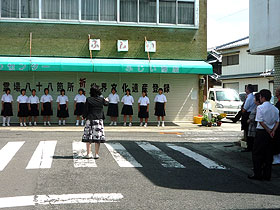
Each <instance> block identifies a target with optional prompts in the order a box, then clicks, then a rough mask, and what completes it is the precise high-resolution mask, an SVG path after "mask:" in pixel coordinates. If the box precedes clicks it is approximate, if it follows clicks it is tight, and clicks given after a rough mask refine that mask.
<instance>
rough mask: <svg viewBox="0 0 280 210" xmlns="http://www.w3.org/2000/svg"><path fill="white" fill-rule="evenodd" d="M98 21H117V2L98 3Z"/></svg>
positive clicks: (115, 0)
mask: <svg viewBox="0 0 280 210" xmlns="http://www.w3.org/2000/svg"><path fill="white" fill-rule="evenodd" d="M100 20H104V21H117V0H101V1H100Z"/></svg>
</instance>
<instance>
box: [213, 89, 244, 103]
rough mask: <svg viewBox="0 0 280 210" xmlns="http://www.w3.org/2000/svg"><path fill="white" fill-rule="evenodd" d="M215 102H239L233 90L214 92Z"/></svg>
mask: <svg viewBox="0 0 280 210" xmlns="http://www.w3.org/2000/svg"><path fill="white" fill-rule="evenodd" d="M216 97H217V101H239V100H240V99H239V95H238V93H237V92H236V91H235V90H231V89H228V90H223V91H216Z"/></svg>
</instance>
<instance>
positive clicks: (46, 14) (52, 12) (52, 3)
mask: <svg viewBox="0 0 280 210" xmlns="http://www.w3.org/2000/svg"><path fill="white" fill-rule="evenodd" d="M41 1H42V19H59V10H60V1H57V0H41Z"/></svg>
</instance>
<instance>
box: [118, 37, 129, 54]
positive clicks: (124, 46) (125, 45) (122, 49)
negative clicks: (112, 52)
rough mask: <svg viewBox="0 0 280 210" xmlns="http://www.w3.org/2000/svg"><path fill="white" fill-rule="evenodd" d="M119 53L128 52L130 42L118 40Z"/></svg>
mask: <svg viewBox="0 0 280 210" xmlns="http://www.w3.org/2000/svg"><path fill="white" fill-rule="evenodd" d="M117 45H118V52H127V51H128V40H118V43H117Z"/></svg>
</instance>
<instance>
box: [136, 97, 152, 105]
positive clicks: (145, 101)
mask: <svg viewBox="0 0 280 210" xmlns="http://www.w3.org/2000/svg"><path fill="white" fill-rule="evenodd" d="M138 103H139V104H140V106H147V105H148V104H150V99H149V98H148V97H147V96H145V97H143V96H141V97H140V98H139V100H138Z"/></svg>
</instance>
